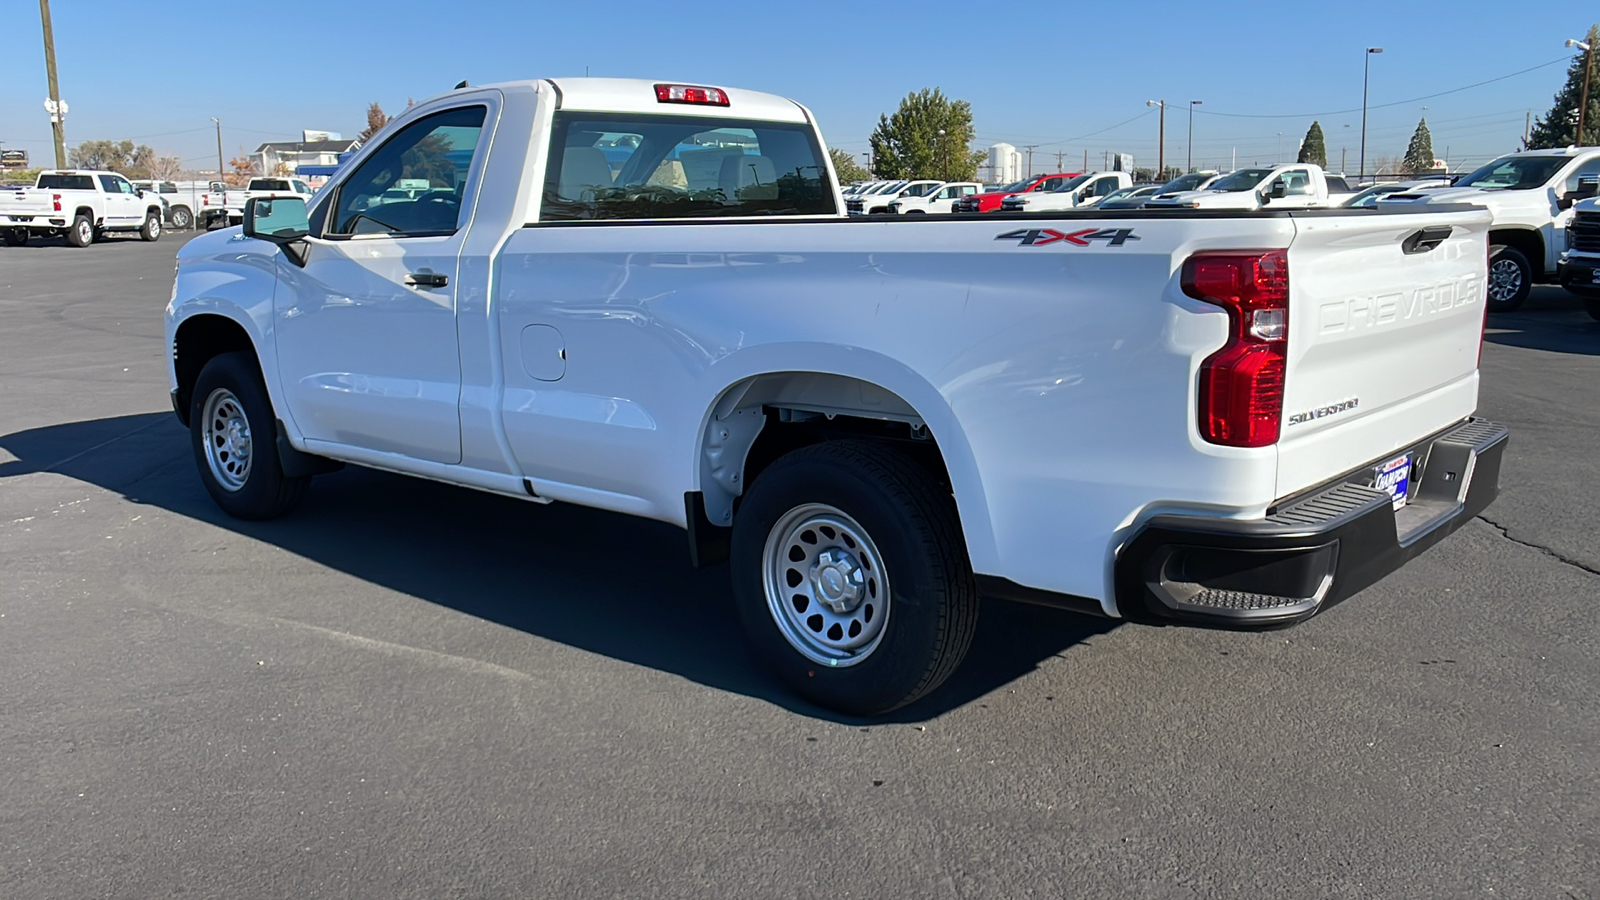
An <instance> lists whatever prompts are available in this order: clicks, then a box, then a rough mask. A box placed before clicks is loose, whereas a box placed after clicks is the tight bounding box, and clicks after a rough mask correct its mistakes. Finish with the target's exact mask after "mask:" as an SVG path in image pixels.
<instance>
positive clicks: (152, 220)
mask: <svg viewBox="0 0 1600 900" xmlns="http://www.w3.org/2000/svg"><path fill="white" fill-rule="evenodd" d="M160 239H161V213H158V212H149V213H146V214H145V217H144V224H143V225H141V226H140V227H139V240H141V241H157V240H160Z"/></svg>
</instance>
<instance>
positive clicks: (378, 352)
mask: <svg viewBox="0 0 1600 900" xmlns="http://www.w3.org/2000/svg"><path fill="white" fill-rule="evenodd" d="M488 110H489V108H488V106H486V105H485V104H484V102H483V101H482V100H478V101H476V102H473V103H470V104H467V103H463V105H460V106H456V107H453V108H446V109H443V110H441V111H439V112H435V113H432V114H430V115H426V116H423V117H421V118H419V119H417V120H416V121H414V122H412V123H411V124H409V125H407V126H406V127H404V128H402V129H401V130H400V131H398V132H396V133H395V134H394V135H393V136H391V137H390V138H389V139H388V140H387V141H385V142H384V144H383V145H382V146H380V147H378V148H377V149H376V150H375V151H374V152H373V153H370V154H368V155H367V156H365V157H364V158H363V159H362V160H361V162H360V163H359V164H358V165H356V167H355V168H354V169H353V170H352V171H351V172H350V174H349V175H348V176H347V177H345V178H344V179H342V180H341V181H340V182H339V183H338V184H337V185H336V186H334V187H333V188H332V189H331V190H330V191H328V192H327V196H325V197H324V198H323V199H322V202H321V203H320V204H319V205H318V208H317V209H316V210H315V211H314V213H313V215H312V222H311V236H310V237H309V238H308V239H307V244H308V245H309V246H308V250H307V252H306V263H305V265H304V266H303V267H298V266H294V265H290V264H287V263H284V264H282V265H281V267H280V269H279V273H280V278H281V279H283V281H284V282H286V283H281V284H280V285H279V287H278V291H277V294H276V297H275V301H274V307H275V309H274V312H275V320H276V323H277V341H276V344H277V351H278V368H279V372H280V375H281V379H282V384H283V391H284V395H285V397H286V399H287V401H288V407H289V413H290V414H291V415H292V416H293V417H294V422H295V424H296V425H297V426H298V427H299V429H300V432H301V434H303V435H304V436H305V437H306V438H307V439H308V440H311V441H325V442H328V443H332V444H341V445H347V446H352V447H358V448H363V449H369V450H378V451H382V452H387V453H397V454H402V455H404V456H408V457H413V458H416V459H420V460H427V461H430V462H440V463H459V462H460V461H461V420H460V417H459V412H458V410H459V405H460V394H461V357H460V351H459V349H458V343H457V340H456V303H457V296H456V290H457V281H458V275H459V271H458V269H459V265H458V264H459V261H460V256H461V247H462V243H463V241H464V240H465V239H466V235H467V231H468V229H469V227H470V221H471V216H470V206H471V201H472V199H473V198H474V197H475V196H476V185H477V182H478V179H479V178H481V176H482V170H483V163H484V157H485V155H486V154H485V152H484V151H485V147H486V146H487V144H488V141H487V140H483V139H481V138H482V136H483V129H484V123H485V120H486V117H487V115H488ZM402 178H405V179H427V181H428V183H429V185H430V189H429V190H428V191H427V192H426V193H422V194H419V196H418V197H417V198H415V199H411V200H406V201H399V202H389V203H377V202H375V201H376V200H377V199H378V198H379V197H380V196H382V194H383V193H384V192H385V191H387V190H389V189H391V188H393V187H394V186H395V185H396V184H397V183H398V182H399V181H400V180H401V179H402Z"/></svg>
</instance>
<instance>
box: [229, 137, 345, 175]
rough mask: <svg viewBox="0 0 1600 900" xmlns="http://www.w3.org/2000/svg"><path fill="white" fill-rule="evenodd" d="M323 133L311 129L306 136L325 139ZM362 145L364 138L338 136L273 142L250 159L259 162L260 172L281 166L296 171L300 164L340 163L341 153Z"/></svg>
mask: <svg viewBox="0 0 1600 900" xmlns="http://www.w3.org/2000/svg"><path fill="white" fill-rule="evenodd" d="M322 134H326V132H323V133H322ZM322 134H319V133H317V132H308V133H307V134H306V136H307V137H316V138H322ZM360 146H361V142H360V141H352V140H345V139H344V138H340V137H338V136H334V137H331V138H322V139H320V140H314V141H312V140H301V141H269V142H267V143H265V144H262V145H261V146H259V147H257V148H256V152H254V153H252V154H250V159H251V160H252V161H253V162H254V163H255V164H256V171H258V172H262V173H264V174H268V175H270V174H272V173H274V172H276V171H278V167H279V166H280V165H281V166H286V167H287V168H288V170H289V171H290V172H291V173H293V172H295V170H296V169H297V168H298V167H300V166H337V165H338V164H339V154H341V153H349V152H351V151H352V150H356V149H358V148H359V147H360Z"/></svg>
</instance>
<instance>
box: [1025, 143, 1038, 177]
mask: <svg viewBox="0 0 1600 900" xmlns="http://www.w3.org/2000/svg"><path fill="white" fill-rule="evenodd" d="M1037 146H1039V145H1038V144H1026V145H1024V146H1023V148H1022V149H1024V150H1026V151H1028V177H1029V178H1032V177H1033V148H1035V147H1037Z"/></svg>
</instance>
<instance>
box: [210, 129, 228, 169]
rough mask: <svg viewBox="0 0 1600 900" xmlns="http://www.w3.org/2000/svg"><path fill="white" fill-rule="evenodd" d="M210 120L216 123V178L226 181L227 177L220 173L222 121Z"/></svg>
mask: <svg viewBox="0 0 1600 900" xmlns="http://www.w3.org/2000/svg"><path fill="white" fill-rule="evenodd" d="M211 121H213V122H216V123H217V180H218V181H222V182H226V181H227V177H226V176H225V175H223V173H222V121H221V120H220V119H216V118H213V119H212V120H211Z"/></svg>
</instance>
